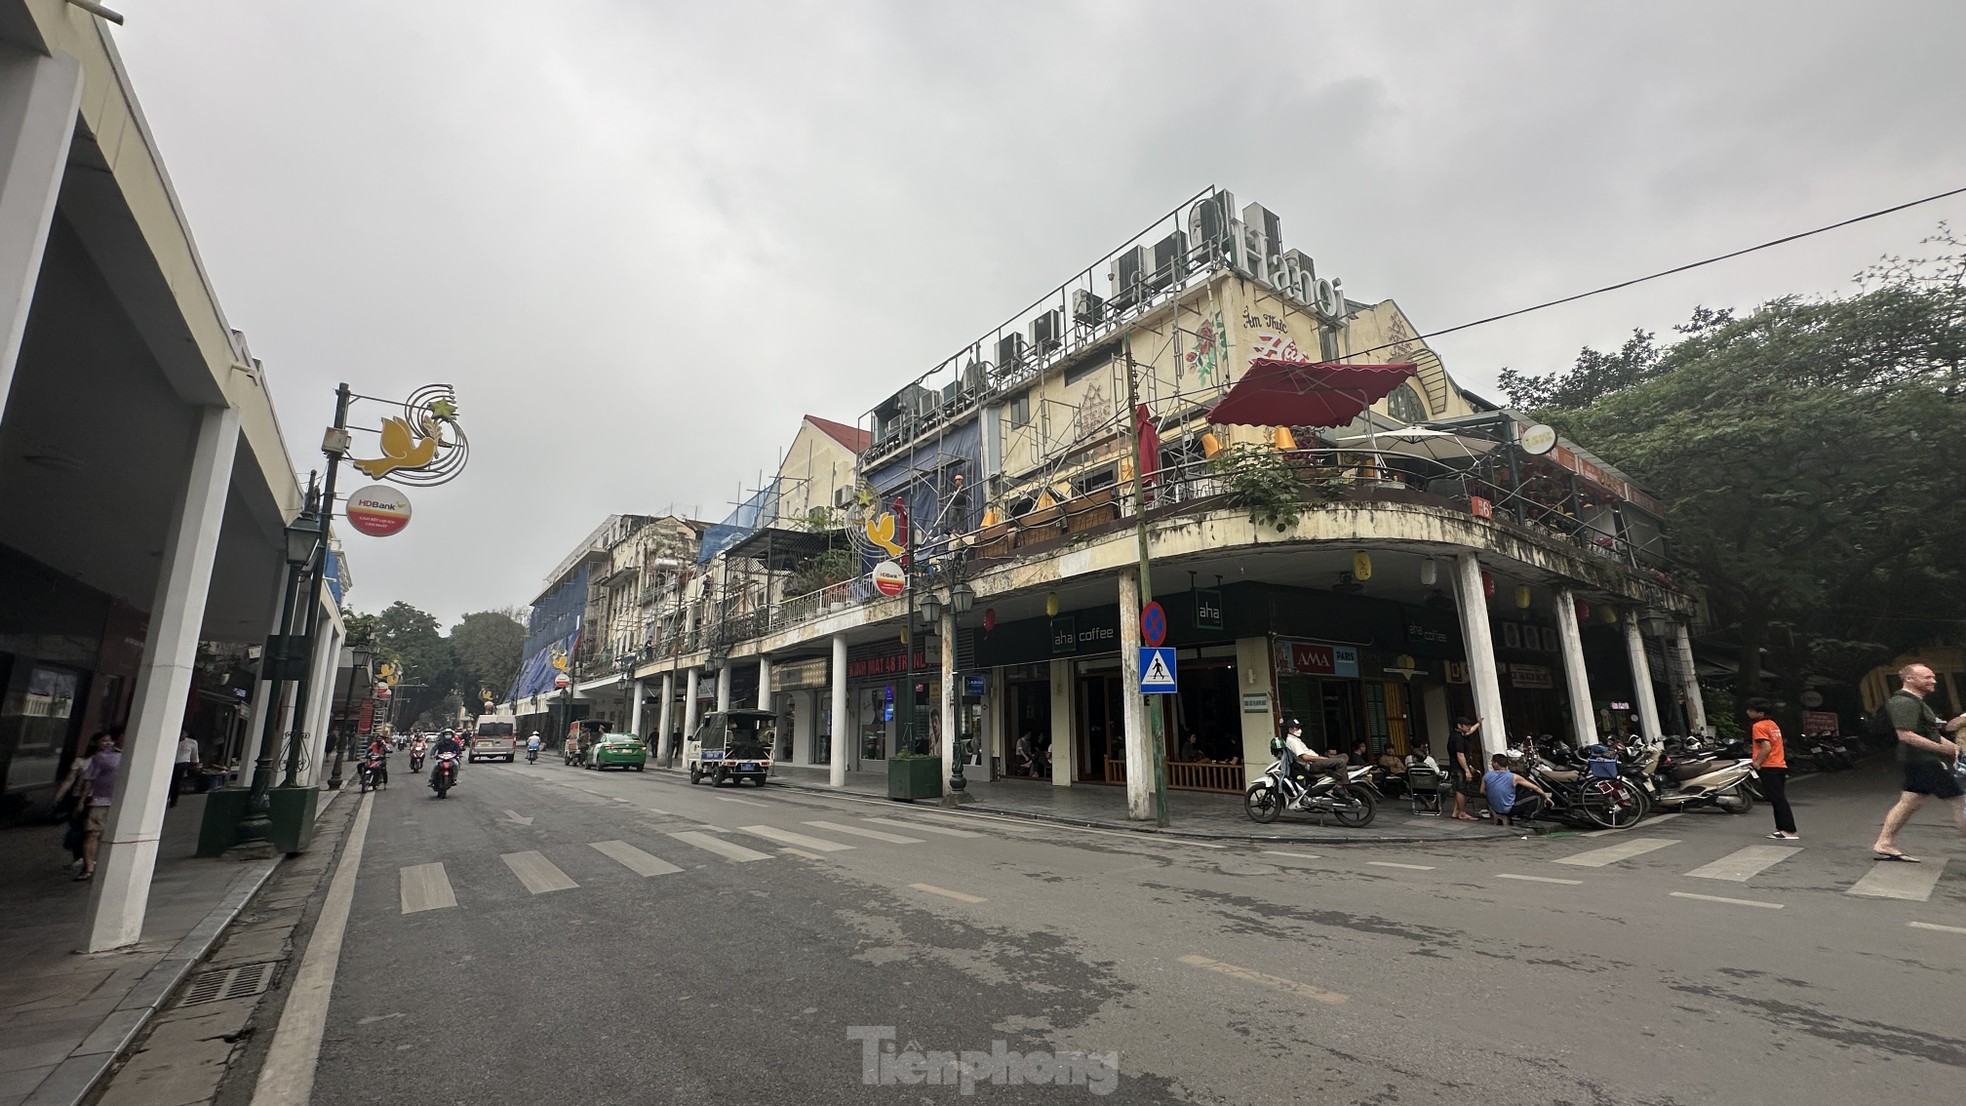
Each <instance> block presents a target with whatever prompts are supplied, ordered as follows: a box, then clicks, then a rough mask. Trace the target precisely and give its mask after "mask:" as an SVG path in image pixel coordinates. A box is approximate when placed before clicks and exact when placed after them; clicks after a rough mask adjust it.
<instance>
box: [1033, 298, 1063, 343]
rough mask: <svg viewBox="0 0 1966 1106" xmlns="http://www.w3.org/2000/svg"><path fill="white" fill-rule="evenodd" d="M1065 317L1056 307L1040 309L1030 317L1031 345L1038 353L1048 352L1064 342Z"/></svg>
mask: <svg viewBox="0 0 1966 1106" xmlns="http://www.w3.org/2000/svg"><path fill="white" fill-rule="evenodd" d="M1064 329H1065V319H1064V316H1063V315H1062V314H1061V313H1060V312H1059V311H1058V310H1057V309H1056V308H1053V309H1052V310H1050V311H1040V312H1038V314H1037V315H1035V316H1034V317H1032V319H1031V345H1032V347H1033V348H1035V349H1036V350H1037V351H1038V352H1039V353H1041V354H1043V353H1050V352H1051V351H1052V350H1055V349H1057V348H1058V347H1059V346H1061V345H1064V344H1065V336H1064V333H1063V332H1064Z"/></svg>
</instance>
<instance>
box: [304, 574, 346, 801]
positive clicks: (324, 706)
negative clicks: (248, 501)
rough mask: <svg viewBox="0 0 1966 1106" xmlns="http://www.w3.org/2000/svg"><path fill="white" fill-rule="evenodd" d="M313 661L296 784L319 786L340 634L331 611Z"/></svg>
mask: <svg viewBox="0 0 1966 1106" xmlns="http://www.w3.org/2000/svg"><path fill="white" fill-rule="evenodd" d="M321 602H322V603H324V604H326V603H330V602H331V600H330V598H329V593H328V589H327V587H326V586H325V585H323V587H322V588H321ZM316 631H317V632H316V635H315V636H316V637H318V638H319V639H320V640H318V641H317V642H315V646H316V659H315V662H314V674H313V676H312V677H310V679H312V680H313V683H311V684H309V685H308V686H310V687H312V688H313V689H314V690H313V692H312V699H311V700H310V702H309V703H308V705H307V717H306V718H303V719H301V725H302V726H304V727H305V728H306V730H307V752H306V755H305V760H304V761H303V762H302V763H301V772H300V782H301V783H302V784H304V785H308V786H312V787H319V786H321V785H322V784H324V783H326V782H327V780H328V766H327V765H326V764H325V763H323V761H324V759H325V758H326V756H327V748H328V716H329V714H330V712H332V711H333V710H334V701H335V697H334V681H335V662H336V661H339V660H340V659H341V631H340V629H339V628H338V627H337V624H336V621H335V619H334V611H333V610H329V611H327V612H326V613H325V614H323V615H322V617H321V621H320V624H319V625H318V626H317V627H316Z"/></svg>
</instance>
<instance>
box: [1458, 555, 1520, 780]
mask: <svg viewBox="0 0 1966 1106" xmlns="http://www.w3.org/2000/svg"><path fill="white" fill-rule="evenodd" d="M1454 591H1455V598H1456V599H1457V600H1458V601H1459V603H1460V608H1461V637H1462V640H1463V641H1464V642H1465V644H1466V645H1467V650H1468V684H1469V686H1471V687H1473V688H1474V698H1475V714H1476V715H1477V716H1479V717H1480V718H1481V729H1480V730H1479V731H1478V732H1479V733H1480V734H1481V747H1482V754H1483V755H1482V759H1483V760H1484V761H1485V760H1487V759H1488V757H1489V756H1492V755H1494V754H1496V753H1499V752H1501V751H1503V750H1504V749H1507V748H1508V745H1509V727H1508V720H1507V719H1505V718H1503V717H1502V684H1501V681H1500V679H1499V678H1498V676H1499V673H1497V672H1496V670H1495V638H1494V635H1493V634H1492V633H1491V632H1490V631H1489V628H1488V598H1487V597H1486V596H1485V595H1483V594H1482V591H1481V560H1480V559H1479V558H1477V557H1476V556H1475V555H1474V554H1473V553H1461V554H1457V555H1456V556H1455V558H1454Z"/></svg>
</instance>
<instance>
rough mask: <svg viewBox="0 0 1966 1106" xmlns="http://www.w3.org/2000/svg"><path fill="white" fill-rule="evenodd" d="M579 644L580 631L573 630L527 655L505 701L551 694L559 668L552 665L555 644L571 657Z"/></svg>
mask: <svg viewBox="0 0 1966 1106" xmlns="http://www.w3.org/2000/svg"><path fill="white" fill-rule="evenodd" d="M579 645H580V631H578V630H575V631H574V632H573V633H571V634H569V635H567V636H566V637H564V638H561V639H559V640H557V641H551V642H548V643H547V644H546V645H544V646H542V647H541V648H540V649H539V651H538V652H536V653H533V654H532V655H531V656H529V657H527V658H526V662H525V663H524V664H522V665H520V666H519V678H518V679H517V680H514V681H513V682H512V692H511V694H509V695H507V696H506V697H505V699H506V701H507V702H515V701H517V700H520V699H527V698H531V697H532V696H534V695H550V694H552V693H553V692H554V691H555V690H557V689H556V688H554V686H553V678H554V677H555V676H558V675H559V674H560V670H559V669H557V668H554V667H553V657H554V653H555V647H556V646H557V647H558V650H559V651H560V652H561V653H563V654H564V655H566V656H569V657H571V656H573V651H574V650H575V649H576V648H578V647H579Z"/></svg>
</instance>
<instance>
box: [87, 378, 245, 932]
mask: <svg viewBox="0 0 1966 1106" xmlns="http://www.w3.org/2000/svg"><path fill="white" fill-rule="evenodd" d="M238 445H239V410H238V408H236V407H208V408H206V409H205V410H204V413H203V416H202V417H201V419H200V420H199V426H198V444H197V446H196V448H195V450H194V451H193V452H192V454H191V466H190V467H191V472H190V478H189V479H188V480H186V481H185V488H184V494H183V495H182V496H181V497H180V498H179V500H178V503H177V512H176V517H175V518H174V519H173V520H172V523H171V527H170V529H169V531H168V532H167V533H166V534H165V536H164V554H163V561H162V565H161V567H160V569H159V571H158V573H157V591H156V594H155V596H154V597H153V598H152V600H151V604H150V632H149V634H148V635H147V636H146V638H145V641H144V643H143V667H142V668H140V669H139V670H138V671H137V685H136V702H135V706H134V709H133V712H132V713H133V718H132V723H133V724H132V725H131V726H130V729H129V734H128V739H127V742H126V744H125V747H124V753H123V775H122V778H121V779H120V780H119V781H118V782H117V786H116V801H115V805H114V806H112V807H110V809H109V822H108V825H107V827H106V828H105V830H104V832H103V835H102V848H103V853H102V854H101V856H100V858H99V860H98V862H97V866H96V877H95V883H94V884H93V885H92V886H91V887H90V895H89V910H88V919H87V922H86V923H85V926H84V932H85V934H86V938H85V941H84V947H85V948H86V949H87V950H88V951H90V952H106V951H108V950H110V949H118V948H122V947H124V946H125V945H133V944H135V943H136V942H137V941H138V939H140V938H141V937H142V936H143V915H144V911H145V909H146V908H147V907H148V906H149V903H150V877H151V875H152V873H154V872H155V871H156V869H157V841H158V838H159V836H160V835H161V834H162V832H163V828H164V802H165V798H166V788H167V787H168V785H169V783H170V776H171V771H172V769H173V766H174V762H175V761H176V760H177V742H178V731H179V730H181V729H183V727H184V707H185V703H186V701H187V700H188V699H189V698H190V695H191V675H192V667H193V665H194V664H195V663H196V662H197V659H198V632H199V629H200V628H201V627H202V625H203V623H204V619H205V598H206V596H207V594H208V593H209V592H210V590H211V583H212V559H213V556H214V555H215V554H216V553H217V551H218V535H219V530H220V528H221V527H222V526H223V525H224V522H225V496H226V491H227V490H228V488H229V485H230V483H231V480H232V457H233V454H234V453H235V452H236V451H237V449H238Z"/></svg>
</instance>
